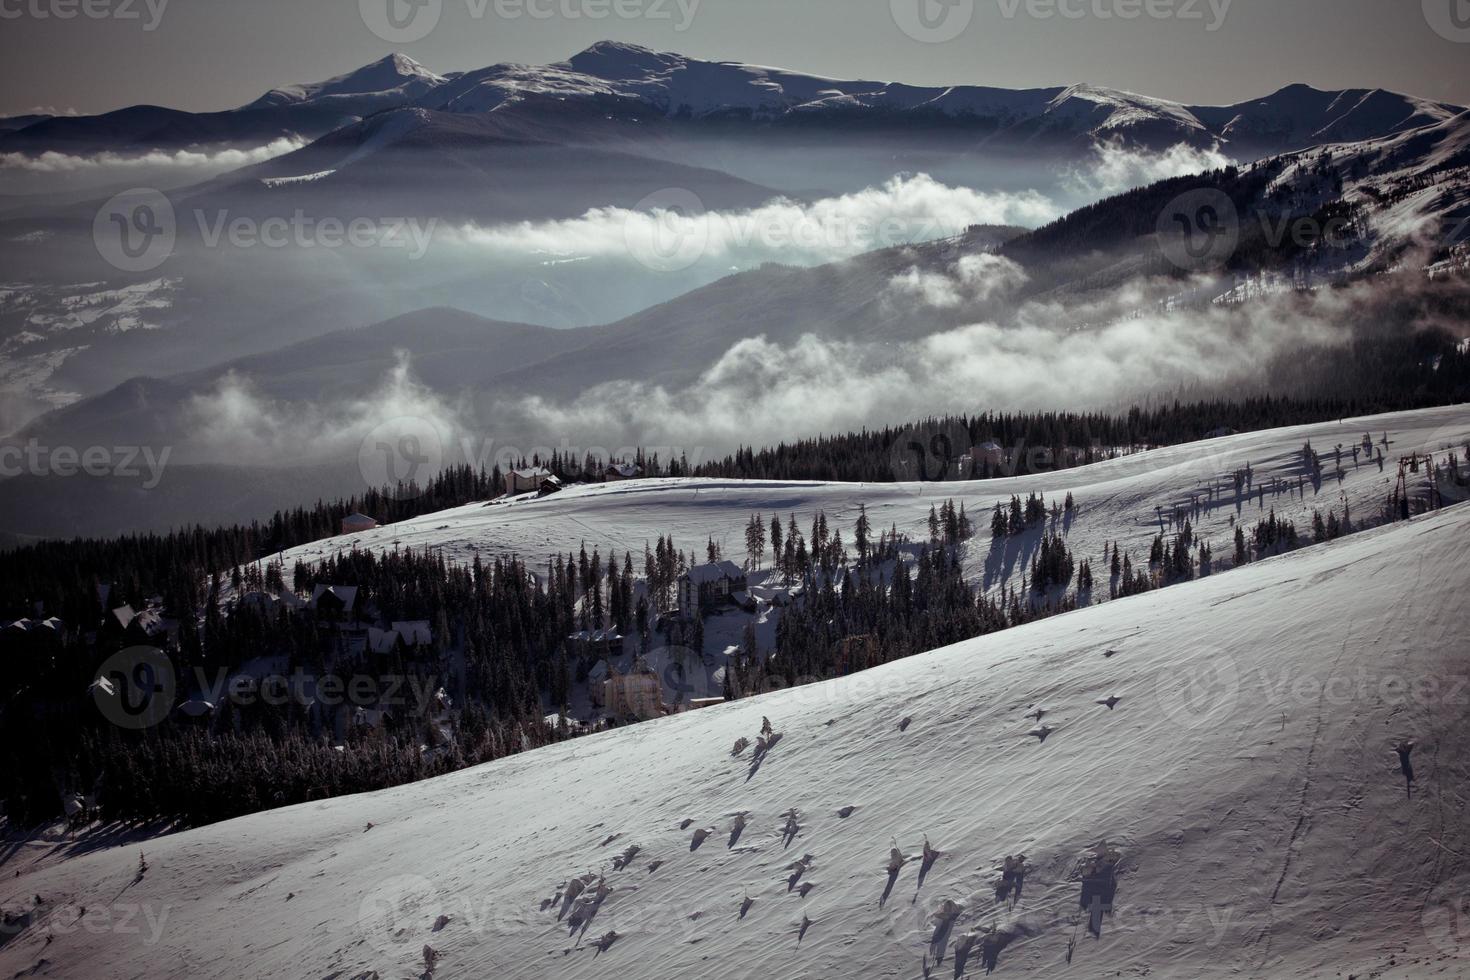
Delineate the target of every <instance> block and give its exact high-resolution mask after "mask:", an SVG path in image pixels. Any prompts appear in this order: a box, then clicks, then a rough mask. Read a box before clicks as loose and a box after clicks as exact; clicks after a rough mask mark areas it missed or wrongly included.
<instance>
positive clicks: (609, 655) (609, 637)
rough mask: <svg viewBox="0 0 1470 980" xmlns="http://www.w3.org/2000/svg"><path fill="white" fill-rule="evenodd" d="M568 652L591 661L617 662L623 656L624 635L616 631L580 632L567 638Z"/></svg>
mask: <svg viewBox="0 0 1470 980" xmlns="http://www.w3.org/2000/svg"><path fill="white" fill-rule="evenodd" d="M567 652H568V653H570V654H572V655H573V656H577V657H582V658H585V659H589V660H593V659H596V660H616V659H618V658H619V657H621V656H622V655H623V634H621V633H619V632H618V631H617V630H615V629H605V630H579V631H577V632H576V633H573V634H572V635H571V636H568V637H567Z"/></svg>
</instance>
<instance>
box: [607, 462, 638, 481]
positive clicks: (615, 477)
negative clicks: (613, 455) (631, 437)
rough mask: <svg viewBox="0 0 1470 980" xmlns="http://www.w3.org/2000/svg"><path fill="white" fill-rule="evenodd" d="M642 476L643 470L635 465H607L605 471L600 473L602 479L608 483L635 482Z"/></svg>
mask: <svg viewBox="0 0 1470 980" xmlns="http://www.w3.org/2000/svg"><path fill="white" fill-rule="evenodd" d="M642 475H643V468H642V467H640V466H639V465H638V464H637V463H609V464H608V465H607V469H605V470H603V471H602V478H603V479H604V480H606V481H607V482H608V483H616V482H617V481H619V480H636V479H638V477H640V476H642Z"/></svg>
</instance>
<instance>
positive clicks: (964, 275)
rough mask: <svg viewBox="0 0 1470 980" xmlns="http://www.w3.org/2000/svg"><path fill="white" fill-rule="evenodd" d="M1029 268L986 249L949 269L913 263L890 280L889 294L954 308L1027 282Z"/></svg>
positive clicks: (984, 298)
mask: <svg viewBox="0 0 1470 980" xmlns="http://www.w3.org/2000/svg"><path fill="white" fill-rule="evenodd" d="M1026 279H1027V276H1026V270H1024V269H1022V268H1021V266H1020V265H1019V264H1017V263H1016V262H1013V261H1012V260H1010V259H1008V258H1006V257H1005V256H1002V255H994V254H991V253H989V252H982V253H980V254H978V255H966V256H963V257H961V258H960V259H959V261H957V262H956V263H955V264H954V265H953V266H952V267H951V268H950V271H949V272H948V273H944V272H930V271H927V270H923V269H920V268H919V267H918V266H916V265H915V266H910V267H909V268H908V269H907V270H906V271H905V272H902V273H900V274H898V275H896V276H894V277H893V278H892V279H890V280H889V282H888V295H889V297H890V298H893V297H912V298H916V299H918V300H919V301H920V302H922V303H923V304H924V305H925V306H932V307H935V308H936V309H953V308H955V307H957V306H960V305H962V304H966V305H967V304H970V303H983V302H985V301H987V300H989V299H990V298H991V297H992V296H995V295H999V294H1004V293H1008V292H1010V291H1011V290H1013V289H1015V288H1016V287H1018V286H1020V285H1022V284H1023V283H1025V282H1026Z"/></svg>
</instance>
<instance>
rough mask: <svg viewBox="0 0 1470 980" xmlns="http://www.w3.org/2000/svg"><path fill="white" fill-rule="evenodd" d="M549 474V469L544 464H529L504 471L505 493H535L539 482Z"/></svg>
mask: <svg viewBox="0 0 1470 980" xmlns="http://www.w3.org/2000/svg"><path fill="white" fill-rule="evenodd" d="M550 476H551V471H550V470H548V469H547V468H546V467H544V466H531V467H527V468H525V469H519V470H506V471H505V495H506V496H507V497H514V496H516V495H517V494H522V493H535V492H536V491H538V490H540V489H541V483H542V481H544V480H545V479H546V478H547V477H550Z"/></svg>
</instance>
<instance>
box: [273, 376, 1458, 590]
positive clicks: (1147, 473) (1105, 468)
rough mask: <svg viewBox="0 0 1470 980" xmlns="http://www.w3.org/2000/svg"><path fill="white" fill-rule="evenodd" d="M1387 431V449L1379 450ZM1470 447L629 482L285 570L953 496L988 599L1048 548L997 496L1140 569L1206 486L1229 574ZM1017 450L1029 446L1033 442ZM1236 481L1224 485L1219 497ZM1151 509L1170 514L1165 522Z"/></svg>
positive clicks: (1419, 426)
mask: <svg viewBox="0 0 1470 980" xmlns="http://www.w3.org/2000/svg"><path fill="white" fill-rule="evenodd" d="M1365 432H1369V433H1371V434H1372V436H1373V440H1374V442H1375V445H1376V446H1377V447H1378V448H1381V449H1382V450H1383V453H1384V456H1385V466H1384V468H1383V470H1382V471H1380V470H1379V468H1378V466H1377V465H1376V464H1371V463H1368V462H1367V461H1366V460H1364V461H1362V462H1360V463H1359V464H1357V465H1355V464H1354V463H1353V461H1352V458H1351V454H1350V453H1349V452H1347V451H1346V449H1345V452H1344V460H1345V462H1344V464H1343V465H1344V473H1343V477H1342V479H1341V480H1340V481H1339V480H1338V479H1336V477H1335V476H1333V475H1331V474H1332V473H1333V471H1334V467H1333V461H1332V450H1333V447H1334V446H1336V445H1337V444H1338V443H1342V444H1343V445H1344V447H1350V446H1351V445H1352V444H1353V443H1355V442H1358V441H1359V440H1361V439H1362V437H1363V434H1364V433H1365ZM1385 433H1386V434H1387V435H1388V438H1389V444H1388V445H1387V446H1383V445H1382V444H1381V442H1380V440H1381V439H1382V437H1383V436H1384V434H1385ZM1309 441H1310V442H1311V443H1312V446H1313V448H1314V449H1316V451H1317V452H1318V453H1319V454H1321V455H1322V456H1324V457H1325V473H1326V474H1327V475H1326V476H1324V479H1323V482H1322V484H1321V486H1320V488H1317V487H1313V486H1312V485H1311V484H1310V483H1308V484H1307V485H1306V488H1305V492H1304V493H1298V492H1297V490H1296V483H1297V478H1298V476H1300V475H1301V474H1302V465H1301V459H1300V453H1301V449H1302V446H1303V444H1305V443H1307V442H1309ZM1467 443H1470V405H1458V406H1450V407H1446V408H1432V409H1422V410H1417V411H1411V412H1395V413H1389V414H1385V415H1377V416H1370V417H1365V418H1356V419H1346V420H1343V421H1340V422H1336V421H1334V422H1325V423H1320V424H1315V425H1303V426H1295V427H1289V428H1281V429H1269V430H1264V431H1261V432H1251V433H1243V434H1238V435H1233V436H1225V437H1222V438H1218V439H1209V440H1205V441H1203V442H1194V443H1187V444H1184V445H1179V446H1172V447H1168V448H1165V449H1158V450H1152V451H1149V452H1142V453H1136V454H1133V455H1130V456H1125V457H1121V458H1119V459H1115V460H1109V461H1106V462H1102V463H1097V464H1094V465H1091V466H1084V467H1076V468H1072V469H1065V470H1058V471H1053V472H1047V473H1041V474H1037V475H1031V476H1025V477H1016V478H1009V479H994V480H986V481H956V482H945V483H869V484H859V483H800V482H791V483H787V482H758V481H739V480H707V479H682V480H670V479H656V480H655V479H650V480H631V481H627V482H624V483H611V484H595V485H589V486H578V487H571V488H569V489H567V490H565V491H563V492H561V493H558V494H555V495H553V496H550V497H544V498H539V499H538V498H535V497H522V498H517V499H515V500H513V501H511V502H496V503H490V504H478V503H477V504H470V505H468V506H465V507H459V508H455V509H453V510H446V511H441V512H438V513H435V514H428V515H425V516H423V517H419V518H415V519H413V520H409V521H403V522H400V523H397V524H392V525H386V526H384V527H380V528H376V529H374V530H372V531H368V532H365V533H362V534H354V535H344V536H340V537H334V538H328V539H325V540H322V541H316V542H312V543H310V544H307V545H303V546H301V547H298V548H294V549H290V550H288V551H286V552H284V554H283V556H281V560H282V561H283V567H284V568H285V569H286V570H287V571H288V572H289V570H290V569H291V568H292V566H293V565H294V564H295V562H296V561H298V560H300V561H305V562H308V563H312V562H316V561H320V560H321V559H322V558H324V557H326V556H328V555H330V554H334V553H337V552H344V551H350V550H351V549H353V548H357V549H366V550H372V551H380V550H383V549H391V548H393V547H395V546H396V547H401V548H410V549H414V550H423V549H424V548H431V549H434V550H436V551H439V552H440V553H442V554H443V555H444V556H445V558H446V559H448V560H450V561H455V562H461V563H465V564H468V563H469V562H470V561H472V560H473V558H474V556H475V555H476V554H478V555H480V556H481V558H482V559H485V560H488V559H489V558H491V557H494V556H496V555H508V554H517V555H520V556H521V557H522V558H524V559H526V560H527V561H528V562H530V563H531V564H532V566H533V567H541V568H545V567H546V563H547V561H548V559H549V557H550V556H552V555H554V554H557V553H560V554H562V555H566V554H567V553H569V552H577V551H579V550H580V549H581V547H582V546H583V545H584V544H585V545H586V547H587V550H588V553H589V554H590V553H591V551H592V549H593V548H594V547H596V548H599V549H600V550H601V551H602V553H603V555H604V556H606V554H607V551H608V549H609V548H610V547H611V548H613V549H615V550H616V551H617V552H618V554H619V555H622V554H623V553H625V552H628V551H631V552H632V553H633V555H634V564H635V567H636V568H637V569H638V571H639V573H640V574H641V573H642V554H643V548H644V545H645V544H649V545H652V543H653V542H654V540H655V539H656V538H658V537H659V536H660V535H664V534H671V535H673V537H674V542H675V544H676V545H677V546H678V547H679V548H680V549H682V550H683V551H684V552H686V553H687V552H691V551H692V552H694V553H696V554H697V555H698V556H699V557H700V560H703V557H704V554H705V548H706V544H707V541H708V540H709V538H711V537H713V538H714V540H715V541H716V542H717V543H718V544H719V545H720V546H721V548H722V550H723V552H724V554H725V556H726V557H729V558H732V559H734V560H735V561H737V562H738V561H743V560H744V559H745V557H746V552H745V525H746V522H747V521H748V520H749V519H750V515H751V514H752V513H756V512H759V513H761V514H763V515H764V517H765V519H766V522H767V524H769V522H770V518H771V517H772V515H774V514H779V515H781V518H782V522H783V524H784V523H785V521H786V519H787V516H788V515H790V514H795V515H796V520H797V523H798V525H799V526H800V527H801V529H802V533H803V534H807V533H808V532H809V530H810V528H811V523H812V518H813V516H814V515H815V514H816V512H817V511H818V510H821V511H823V512H825V513H826V515H827V521H828V525H829V526H830V527H831V528H833V529H834V530H841V531H842V535H843V540H844V541H846V542H847V545H848V548H849V549H851V548H852V541H853V526H854V524H855V523H856V521H857V517H858V508H859V506H866V508H867V512H868V517H869V520H870V521H871V522H872V527H873V532H872V533H873V536H874V538H875V539H876V537H877V535H878V532H879V531H880V530H887V529H888V528H889V527H890V526H896V527H897V528H898V530H899V531H900V532H903V533H905V534H907V535H908V536H909V537H910V538H911V539H912V540H913V541H915V542H924V541H927V540H928V537H929V531H928V517H929V509H930V507H933V506H936V505H939V504H942V503H943V502H944V501H945V500H947V499H952V500H954V501H955V502H956V504H960V503H963V504H964V505H965V508H966V512H967V514H968V515H969V517H970V520H971V521H972V522H973V523H974V526H975V530H976V536H975V538H974V539H973V540H972V541H970V542H969V543H968V545H967V548H966V554H965V556H964V560H965V564H966V572H967V573H968V574H969V575H970V576H972V577H973V578H974V579H975V580H976V581H978V582H981V583H982V584H983V586H984V587H985V588H986V590H987V591H990V590H994V589H998V588H999V587H1000V586H1001V585H1002V584H1003V583H1006V582H1009V583H1010V584H1011V585H1012V586H1013V587H1019V586H1020V585H1021V584H1022V582H1023V580H1024V579H1025V577H1026V575H1027V570H1028V568H1029V562H1030V558H1031V554H1032V552H1033V551H1034V550H1035V549H1036V548H1037V547H1038V546H1039V544H1040V538H1041V533H1042V531H1041V529H1040V528H1037V529H1033V530H1032V531H1031V532H1029V533H1027V534H1025V535H1021V536H1018V537H1016V538H1014V539H1008V540H1006V541H1005V542H1003V543H1002V545H1001V546H1000V547H998V548H996V547H992V543H991V540H990V515H991V509H992V508H993V507H994V506H995V504H996V503H997V502H1000V503H1006V502H1008V501H1009V500H1010V497H1011V495H1012V494H1016V495H1019V496H1020V497H1021V498H1022V499H1023V500H1024V499H1025V498H1026V496H1027V494H1030V493H1033V492H1039V493H1043V494H1045V496H1046V498H1047V502H1048V504H1050V503H1052V502H1053V501H1055V502H1056V503H1058V504H1060V503H1061V502H1062V500H1063V498H1064V497H1065V496H1066V494H1067V493H1068V492H1071V493H1072V494H1073V497H1074V500H1075V501H1076V504H1077V508H1078V510H1077V513H1076V515H1075V516H1074V517H1073V518H1072V519H1071V520H1069V521H1064V522H1061V525H1060V526H1058V527H1057V528H1056V530H1059V531H1062V532H1064V533H1065V535H1066V538H1067V546H1068V547H1069V548H1070V549H1071V551H1072V553H1073V554H1074V555H1075V556H1076V559H1077V561H1078V562H1081V561H1082V560H1083V559H1085V558H1089V557H1090V558H1092V559H1093V560H1094V566H1095V567H1097V562H1098V561H1100V560H1101V558H1102V553H1103V545H1104V542H1117V544H1118V545H1119V547H1121V548H1122V549H1123V550H1124V551H1125V552H1131V553H1132V555H1133V558H1134V560H1135V561H1137V560H1138V559H1139V557H1140V555H1142V556H1143V557H1145V558H1146V557H1147V552H1148V548H1149V545H1150V543H1151V542H1152V541H1153V538H1154V536H1155V535H1157V534H1158V533H1159V532H1160V531H1161V530H1163V531H1164V532H1165V533H1166V536H1167V535H1168V534H1172V533H1173V530H1174V529H1173V528H1172V527H1171V524H1172V520H1171V517H1172V513H1173V510H1174V508H1175V507H1176V506H1184V505H1188V504H1190V502H1191V495H1192V494H1194V495H1199V496H1201V498H1202V499H1203V491H1204V489H1205V488H1207V487H1209V486H1216V487H1221V488H1222V490H1221V492H1220V493H1219V494H1218V495H1217V496H1216V497H1215V499H1214V500H1213V501H1212V502H1210V504H1209V506H1207V507H1204V508H1203V509H1202V510H1201V512H1200V513H1199V514H1198V515H1193V514H1192V515H1191V521H1192V523H1193V528H1194V533H1195V536H1196V537H1198V538H1201V539H1203V540H1207V541H1210V542H1211V543H1212V544H1213V546H1214V552H1215V557H1216V560H1217V563H1218V562H1221V561H1223V562H1225V563H1227V564H1228V562H1229V559H1230V552H1231V547H1232V538H1233V535H1234V526H1233V524H1232V519H1233V520H1234V521H1236V522H1240V523H1244V524H1246V525H1247V532H1249V529H1250V527H1251V526H1254V525H1255V523H1256V522H1257V521H1259V520H1261V519H1263V518H1265V517H1266V516H1267V514H1268V513H1269V512H1270V511H1271V510H1272V509H1274V510H1275V511H1276V513H1277V515H1278V516H1280V517H1284V518H1287V519H1290V520H1293V521H1295V522H1296V525H1297V528H1298V530H1300V531H1304V532H1306V533H1307V534H1308V536H1309V537H1310V527H1311V516H1312V511H1313V509H1317V510H1320V511H1321V512H1322V516H1323V518H1324V519H1325V518H1326V516H1327V512H1328V511H1329V510H1336V511H1337V512H1338V515H1339V516H1341V513H1342V507H1343V504H1344V502H1346V503H1348V504H1349V505H1350V507H1351V512H1352V517H1353V520H1354V522H1355V523H1357V524H1362V523H1364V522H1369V523H1372V522H1373V520H1374V518H1375V515H1376V514H1377V513H1378V511H1379V510H1380V508H1381V507H1382V505H1383V502H1384V500H1385V499H1386V498H1387V497H1388V495H1389V493H1390V491H1391V490H1392V489H1393V483H1394V480H1395V478H1396V476H1397V471H1398V460H1399V458H1400V457H1403V456H1408V455H1409V454H1411V453H1418V454H1420V455H1422V454H1424V453H1426V452H1432V453H1435V454H1436V455H1437V456H1438V457H1439V458H1441V459H1442V458H1443V452H1444V450H1445V449H1446V448H1451V447H1453V448H1455V449H1456V451H1457V452H1458V453H1460V454H1461V455H1462V456H1463V454H1464V452H1465V446H1466V445H1467ZM1005 448H1006V449H1007V451H1012V450H1015V449H1016V448H1017V447H1009V446H1008V447H1005ZM1019 448H1020V449H1021V451H1022V452H1025V451H1026V450H1027V448H1028V447H1024V446H1023V447H1019ZM1246 465H1250V466H1251V468H1252V471H1253V474H1254V479H1253V484H1254V486H1255V487H1256V488H1257V490H1258V489H1259V488H1260V487H1262V486H1269V485H1270V484H1271V483H1272V481H1273V480H1276V479H1280V480H1281V481H1282V482H1283V483H1287V484H1290V489H1285V488H1283V489H1281V490H1278V491H1268V492H1267V493H1266V495H1265V497H1264V499H1262V498H1261V497H1260V495H1259V493H1258V492H1257V493H1254V494H1252V495H1251V496H1250V498H1249V499H1245V498H1244V497H1241V498H1237V497H1236V495H1235V493H1234V487H1233V481H1232V480H1231V475H1232V474H1233V473H1234V471H1235V470H1237V469H1240V468H1243V467H1245V466H1246ZM1227 484H1228V485H1229V486H1228V489H1223V488H1225V487H1226V485H1227ZM1156 508H1162V511H1163V513H1162V519H1161V515H1160V512H1159V510H1157V509H1156ZM1050 529H1051V528H1050V527H1048V530H1050ZM1104 591H1105V590H1104Z"/></svg>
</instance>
